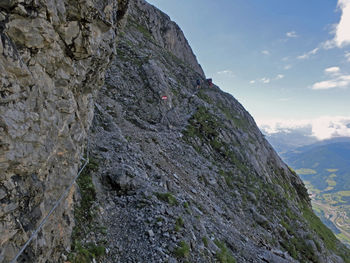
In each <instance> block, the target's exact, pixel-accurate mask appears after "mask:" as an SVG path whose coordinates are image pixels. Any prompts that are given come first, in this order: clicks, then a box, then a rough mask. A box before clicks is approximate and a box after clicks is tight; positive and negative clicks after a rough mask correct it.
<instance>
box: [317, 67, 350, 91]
mask: <svg viewBox="0 0 350 263" xmlns="http://www.w3.org/2000/svg"><path fill="white" fill-rule="evenodd" d="M324 73H325V74H326V75H327V76H328V77H329V78H330V79H327V80H324V81H319V82H316V83H314V84H313V85H312V86H311V89H313V90H328V89H335V88H347V87H350V75H347V74H342V73H341V70H340V68H339V67H330V68H326V69H325V70H324Z"/></svg>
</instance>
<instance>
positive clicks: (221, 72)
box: [217, 69, 235, 77]
mask: <svg viewBox="0 0 350 263" xmlns="http://www.w3.org/2000/svg"><path fill="white" fill-rule="evenodd" d="M217 74H219V75H226V76H230V77H235V74H234V73H233V71H232V70H228V69H226V70H222V71H218V72H217Z"/></svg>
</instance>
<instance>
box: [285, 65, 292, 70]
mask: <svg viewBox="0 0 350 263" xmlns="http://www.w3.org/2000/svg"><path fill="white" fill-rule="evenodd" d="M291 68H292V65H285V66H284V70H288V69H291Z"/></svg>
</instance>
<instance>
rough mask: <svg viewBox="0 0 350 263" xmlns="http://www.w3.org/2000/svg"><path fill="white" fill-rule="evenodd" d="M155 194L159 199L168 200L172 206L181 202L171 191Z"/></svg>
mask: <svg viewBox="0 0 350 263" xmlns="http://www.w3.org/2000/svg"><path fill="white" fill-rule="evenodd" d="M154 194H155V196H156V197H157V198H158V199H159V200H161V201H164V202H167V203H168V204H169V205H171V206H175V205H178V204H179V202H178V201H177V200H176V198H175V197H174V196H173V195H172V194H171V193H154Z"/></svg>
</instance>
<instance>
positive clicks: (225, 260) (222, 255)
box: [214, 240, 236, 263]
mask: <svg viewBox="0 0 350 263" xmlns="http://www.w3.org/2000/svg"><path fill="white" fill-rule="evenodd" d="M214 243H215V245H217V246H218V248H219V249H220V251H219V252H218V253H216V258H217V260H218V261H219V262H220V263H236V260H235V258H234V257H233V256H232V255H231V253H230V251H229V249H228V248H227V247H226V245H225V242H222V241H221V242H220V241H219V240H215V241H214Z"/></svg>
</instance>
